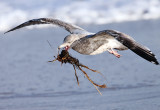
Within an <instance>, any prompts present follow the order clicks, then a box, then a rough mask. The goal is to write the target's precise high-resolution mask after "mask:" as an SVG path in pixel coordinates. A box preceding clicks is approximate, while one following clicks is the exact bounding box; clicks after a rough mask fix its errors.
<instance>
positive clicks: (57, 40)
mask: <svg viewBox="0 0 160 110" xmlns="http://www.w3.org/2000/svg"><path fill="white" fill-rule="evenodd" d="M40 17H51V18H57V19H60V20H63V21H66V22H69V23H73V24H76V25H78V26H80V27H82V28H84V29H86V30H88V31H90V32H95V33H96V32H98V31H101V30H105V29H114V30H118V31H121V32H124V33H126V34H128V35H130V36H132V37H133V38H134V39H135V40H136V41H137V42H139V43H141V44H142V45H145V46H147V47H149V48H150V49H151V50H152V51H153V53H155V55H156V56H157V59H158V61H159V62H160V0H0V110H54V109H58V110H106V109H107V110H159V108H160V103H159V102H160V66H157V65H154V64H152V63H150V62H148V61H146V60H144V59H142V58H141V57H139V56H138V55H136V54H134V53H133V52H132V51H130V50H126V51H122V52H121V51H119V53H120V54H121V55H122V56H121V58H119V59H118V58H116V57H115V56H113V55H111V54H109V53H108V52H104V53H102V54H99V55H94V56H88V55H81V54H79V53H77V52H75V51H73V50H70V51H69V52H70V53H71V55H72V56H74V57H76V58H78V59H79V61H80V62H81V63H82V64H84V65H86V66H88V67H90V68H92V69H96V70H98V71H100V72H101V73H102V74H103V75H104V76H105V78H103V77H102V76H101V75H99V74H96V73H92V72H91V71H87V70H85V71H86V72H87V73H88V75H89V76H90V77H91V79H92V80H93V81H95V82H96V83H98V84H104V83H105V84H106V85H107V87H108V88H106V89H100V91H101V92H102V94H103V96H100V95H99V94H98V92H97V91H96V89H95V88H94V86H93V85H92V84H91V83H90V82H89V81H88V80H87V79H86V78H84V75H83V74H82V73H81V72H80V71H78V70H77V74H78V76H79V81H80V86H78V85H77V83H76V78H75V75H74V69H73V67H72V66H71V65H69V64H64V65H62V66H61V64H60V63H59V62H58V61H57V62H55V63H48V62H47V61H49V60H53V59H54V57H53V56H56V55H57V47H58V46H59V45H60V44H61V43H62V42H63V39H64V37H65V36H67V35H68V34H69V33H68V32H67V31H65V30H64V29H61V28H55V27H53V26H52V25H38V26H30V27H27V28H23V29H20V30H16V31H13V32H10V33H7V34H3V33H4V32H5V31H7V30H8V29H10V28H12V27H15V26H17V25H19V24H21V23H23V22H25V21H28V20H30V19H35V18H40ZM51 26H52V27H51ZM33 27H34V29H33ZM47 40H48V41H49V42H50V43H51V45H52V48H51V47H50V46H49V44H48V42H47Z"/></svg>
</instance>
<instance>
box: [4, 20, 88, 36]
mask: <svg viewBox="0 0 160 110" xmlns="http://www.w3.org/2000/svg"><path fill="white" fill-rule="evenodd" d="M36 24H53V25H57V26H60V27H62V28H64V29H65V30H67V31H69V32H70V33H71V34H79V33H87V31H86V30H84V29H82V28H80V27H78V26H76V25H73V24H69V23H66V22H63V21H60V20H58V19H51V18H39V19H32V20H29V21H27V22H24V23H22V24H20V25H18V26H16V27H14V28H12V29H10V30H9V31H7V32H5V33H8V32H10V31H14V30H16V29H20V28H23V27H25V26H30V25H36Z"/></svg>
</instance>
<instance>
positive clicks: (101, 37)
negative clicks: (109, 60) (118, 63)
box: [5, 18, 159, 65]
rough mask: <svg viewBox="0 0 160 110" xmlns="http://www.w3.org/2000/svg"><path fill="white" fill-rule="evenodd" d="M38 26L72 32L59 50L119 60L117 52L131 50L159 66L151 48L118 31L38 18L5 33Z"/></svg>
mask: <svg viewBox="0 0 160 110" xmlns="http://www.w3.org/2000/svg"><path fill="white" fill-rule="evenodd" d="M37 24H53V25H56V26H59V27H62V28H64V29H65V30H67V31H68V32H70V34H69V35H67V36H66V37H65V38H64V41H63V44H61V45H60V46H58V49H61V48H65V50H69V49H70V48H72V49H73V50H75V51H77V52H79V53H80V54H85V55H96V54H100V53H103V52H105V51H108V52H109V53H111V54H113V55H115V56H116V57H117V58H120V56H121V55H120V54H119V53H118V52H117V50H120V51H122V50H127V49H130V50H131V51H133V52H134V53H136V54H137V55H139V56H140V57H142V58H144V59H146V60H147V61H150V62H152V63H154V64H156V65H159V62H158V61H157V59H156V57H155V55H154V54H153V53H152V52H151V51H150V49H149V48H147V47H146V46H143V45H141V44H139V43H137V42H136V41H135V40H134V39H133V38H132V37H130V36H129V35H127V34H125V33H122V32H119V31H116V30H102V31H99V32H97V33H92V32H88V31H86V30H85V29H82V28H80V27H79V26H76V25H73V24H70V23H67V22H64V21H61V20H58V19H52V18H38V19H32V20H29V21H27V22H24V23H22V24H20V25H18V26H16V27H14V28H12V29H10V30H8V31H7V32H5V33H8V32H10V31H14V30H16V29H20V28H23V27H25V26H30V25H37Z"/></svg>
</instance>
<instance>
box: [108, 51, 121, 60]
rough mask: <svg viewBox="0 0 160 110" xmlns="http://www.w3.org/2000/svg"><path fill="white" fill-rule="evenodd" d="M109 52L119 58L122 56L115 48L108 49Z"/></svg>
mask: <svg viewBox="0 0 160 110" xmlns="http://www.w3.org/2000/svg"><path fill="white" fill-rule="evenodd" d="M108 52H109V53H111V54H113V55H115V56H116V57H117V58H120V56H121V55H120V54H118V53H117V51H115V50H113V49H110V50H108Z"/></svg>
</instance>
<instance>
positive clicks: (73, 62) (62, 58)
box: [49, 50, 106, 95]
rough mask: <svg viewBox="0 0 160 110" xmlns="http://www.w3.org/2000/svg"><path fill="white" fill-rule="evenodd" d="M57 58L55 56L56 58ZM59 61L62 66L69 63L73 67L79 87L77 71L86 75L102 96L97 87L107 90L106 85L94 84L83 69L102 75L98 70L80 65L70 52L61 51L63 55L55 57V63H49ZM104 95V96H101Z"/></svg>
mask: <svg viewBox="0 0 160 110" xmlns="http://www.w3.org/2000/svg"><path fill="white" fill-rule="evenodd" d="M54 57H55V56H54ZM56 60H58V61H59V62H61V64H63V63H69V64H71V65H73V68H74V70H75V76H76V79H77V83H78V85H79V80H78V76H77V72H76V69H79V70H80V71H82V73H84V75H85V77H87V79H88V80H89V81H90V82H91V83H92V84H93V85H94V87H95V88H96V89H97V91H98V92H99V93H100V94H101V92H100V91H99V90H98V88H97V87H100V88H106V85H105V84H103V85H99V84H96V83H95V82H93V81H92V80H91V79H90V78H89V76H88V75H87V73H86V72H85V71H84V70H83V69H82V67H83V68H86V69H88V70H91V71H92V72H97V73H100V72H98V71H96V70H93V69H90V68H89V67H87V66H85V65H83V64H81V63H79V60H78V59H76V58H74V57H72V56H71V55H70V54H69V52H68V51H67V50H62V51H61V54H58V55H57V57H55V59H54V60H53V61H49V62H54V61H56ZM101 95H102V94H101Z"/></svg>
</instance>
